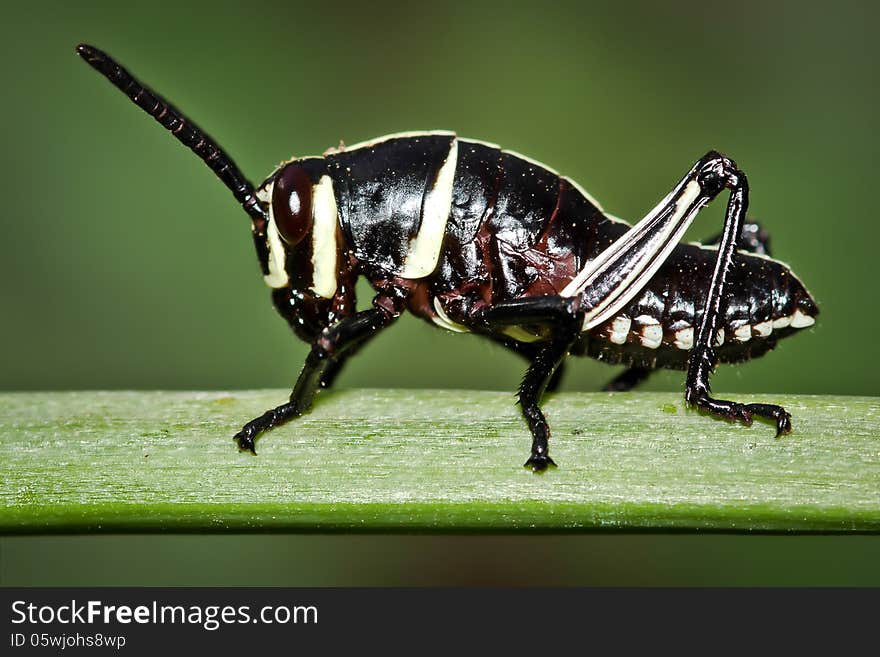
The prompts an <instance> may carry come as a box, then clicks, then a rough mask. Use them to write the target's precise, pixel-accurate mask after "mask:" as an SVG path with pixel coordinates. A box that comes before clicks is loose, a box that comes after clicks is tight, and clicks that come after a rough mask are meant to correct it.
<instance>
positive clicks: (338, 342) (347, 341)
mask: <svg viewBox="0 0 880 657" xmlns="http://www.w3.org/2000/svg"><path fill="white" fill-rule="evenodd" d="M373 303H374V307H373V308H370V309H369V310H364V311H361V312H359V313H356V314H354V315H352V316H351V317H346V318H344V319H341V320H339V321H338V322H337V323H336V324H334V325H333V326H331V327H329V328H326V329H324V330H323V331H322V332H321V333H320V335H319V336H318V337H317V339H316V340H315V341H314V343H313V344H312V349H311V351H310V352H309V355H308V356H307V357H306V362H305V365H304V366H303V369H302V372H300V375H299V378H298V379H297V381H296V385H295V386H294V387H293V392H291V394H290V400H289V401H288V402H287V403H285V404H281V405H280V406H276V407H275V408H272V409H269V410H268V411H266V412H265V413H263V414H262V415H261V416H259V417H257V418H254V419H253V420H251V421H250V422H248V423H247V424H245V425H244V427H242V429H241V431H239V432H238V433H237V434H235V438H234V440H235V441H236V443H238V447H239V449H242V450H247V451H249V452H251V453H252V454H256V451H255V441H256V438H257V436H258V435H259V434H260V433H262V432H263V431H267V430H269V429H271V428H273V427H277V426H279V425H281V424H284V423H285V422H287V421H288V420H291V419H293V418H295V417H299V416H300V415H302V414H303V413H305V412H306V411H308V410H309V409H310V408H311V407H312V403H313V402H314V399H315V394H316V393H317V392H318V390H319V388H321V387H322V383H323V384H324V386H326V385H327V383H326V382H327V377H328V374H329V375H330V376H332V374H333V373H334V370H335V368H336V367H337V365H338V364H340V363H341V362H342V359H344V358H345V357H346V355H348V354H349V353H350V352H351V351H352V350H354V349H356V348H357V347H358V346H360V345H361V344H363V342H365V341H366V340H367V339H368V338H370V337H371V336H373V335H375V334H376V333H377V332H379V331H380V330H382V329H383V328H385V327H386V326H388V325H389V324H391V322H392V321H394V319H396V318H397V317H398V316H399V313H395V312H393V311H391V310H388V308H389V307H391V306H392V304H390V303H383V302H382V300H380V299H379V297H377V299H376V301H374V302H373Z"/></svg>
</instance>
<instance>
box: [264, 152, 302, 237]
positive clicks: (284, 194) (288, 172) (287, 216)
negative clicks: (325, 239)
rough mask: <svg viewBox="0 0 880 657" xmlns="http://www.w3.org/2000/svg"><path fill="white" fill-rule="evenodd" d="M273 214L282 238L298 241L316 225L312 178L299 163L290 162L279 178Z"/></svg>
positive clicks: (275, 190) (273, 201)
mask: <svg viewBox="0 0 880 657" xmlns="http://www.w3.org/2000/svg"><path fill="white" fill-rule="evenodd" d="M272 215H273V216H274V217H275V225H276V226H277V227H278V233H279V234H280V235H281V237H282V239H283V240H284V241H285V242H287V243H288V244H290V245H291V246H293V245H295V244H297V243H299V242H300V240H302V238H303V237H305V236H306V233H308V232H309V230H311V228H312V177H311V175H309V173H308V171H306V170H305V169H303V168H302V167H301V166H299V165H298V164H288V165H287V166H286V167H284V168H283V169H282V170H281V172H280V173H279V174H278V177H277V178H276V179H275V189H274V190H273V192H272Z"/></svg>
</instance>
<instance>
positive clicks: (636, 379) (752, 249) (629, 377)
mask: <svg viewBox="0 0 880 657" xmlns="http://www.w3.org/2000/svg"><path fill="white" fill-rule="evenodd" d="M723 235H724V233H718V234H717V235H715V236H713V237H711V238H710V239H708V240H706V241H705V242H703V244H705V245H706V246H714V245H716V244H720V243H721V238H722V237H723ZM736 248H737V249H738V250H739V251H745V252H746V253H755V254H757V255H765V256H772V255H773V254H772V253H771V252H770V234H769V233H768V232H767V231H766V229H764V228H763V227H762V226H761V225H760V224H758V223H756V222H753V221H747V222H746V223H745V224H743V228H742V233H741V235H740V238H739V242H738V243H737V245H736ZM653 372H654V370H651V369H648V368H646V367H638V366H633V367H630V368H629V369H627V370H624V371H623V372H621V373H620V374H619V375H617V376H616V377H615V378H613V379H612V380H611V381H609V382H608V383H607V384H605V387H603V388H602V390H603V391H605V392H626V391H627V390H632V389H633V388H635V387H636V386H637V385H639V384H641V383H644V382H645V380H646V379H647V378H648V377H650V376H651V374H652V373H653Z"/></svg>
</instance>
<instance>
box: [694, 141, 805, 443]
mask: <svg viewBox="0 0 880 657" xmlns="http://www.w3.org/2000/svg"><path fill="white" fill-rule="evenodd" d="M706 175H707V180H708V181H709V183H710V184H716V185H717V184H721V185H723V187H726V188H728V189H730V198H729V200H728V202H727V213H726V216H725V219H724V230H723V232H722V234H721V241H720V246H719V247H718V258H717V260H716V261H715V269H714V271H713V273H712V282H711V284H710V286H709V294H708V295H707V298H706V306H705V308H704V312H703V320H702V322H701V323H700V329H699V332H698V334H697V339H696V341H695V343H694V347H693V349H692V350H691V354H690V358H689V360H688V371H687V378H686V380H685V401H687V403H688V404H689V405H690V406H695V407H697V408H699V409H702V410H705V411H708V412H710V413H712V414H714V415H718V416H720V417H723V418H727V419H730V420H735V421H739V422H742V423H743V424H746V425H750V424H751V423H752V417H753V416H754V415H758V416H761V417H766V418H768V419H771V420H773V421H774V422H775V423H776V435H777V437H778V436H779V435H781V434H784V433H789V432H790V431H791V415H789V413H788V412H787V411H786V410H785V409H784V408H782V407H781V406H777V405H775V404H741V403H739V402H733V401H727V400H724V399H714V398H713V397H712V396H711V388H710V386H709V376H710V375H711V373H712V371H713V370H714V369H715V365H716V363H717V361H718V357H717V355H716V353H715V350H714V348H713V347H712V344H711V343H712V340H711V337H712V336H714V335H715V334H716V331H717V325H718V321H719V318H720V317H721V315H722V311H723V309H724V306H723V304H724V290H725V282H726V279H727V275H728V273H729V271H730V268H731V263H732V262H733V258H734V256H735V253H736V249H737V247H738V243H739V242H740V240H741V238H742V235H743V223H744V218H745V213H746V209H747V208H748V204H749V185H748V181H747V179H746V176H745V174H744V173H743V172H742V171H740V170H739V169H737V168H736V165H734V164H733V162H732V161H730V160H729V159H727V158H723V157H722V158H719V160H718V162H717V166H716V170H715V171H708V172H706Z"/></svg>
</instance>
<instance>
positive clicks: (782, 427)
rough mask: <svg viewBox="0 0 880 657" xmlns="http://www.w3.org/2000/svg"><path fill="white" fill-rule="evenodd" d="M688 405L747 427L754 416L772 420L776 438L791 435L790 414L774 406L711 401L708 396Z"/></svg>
mask: <svg viewBox="0 0 880 657" xmlns="http://www.w3.org/2000/svg"><path fill="white" fill-rule="evenodd" d="M688 404H689V405H690V406H691V407H694V408H697V409H699V410H702V411H706V412H709V413H711V414H712V415H716V416H718V417H722V418H725V419H727V420H732V421H734V422H742V423H743V424H744V425H746V426H747V427H748V426H751V425H752V418H753V416H755V415H757V416H759V417H764V418H767V419H768V420H773V421H774V422H775V423H776V437H777V438H779V436H782V435H784V434H788V433H791V429H792V427H791V413H789V412H788V411H786V410H785V409H784V408H782V406H777V405H776V404H740V403H738V402H731V401H726V400H724V399H712V398H711V397H709V396H701V397H698V398H696V399H693V400H688Z"/></svg>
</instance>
